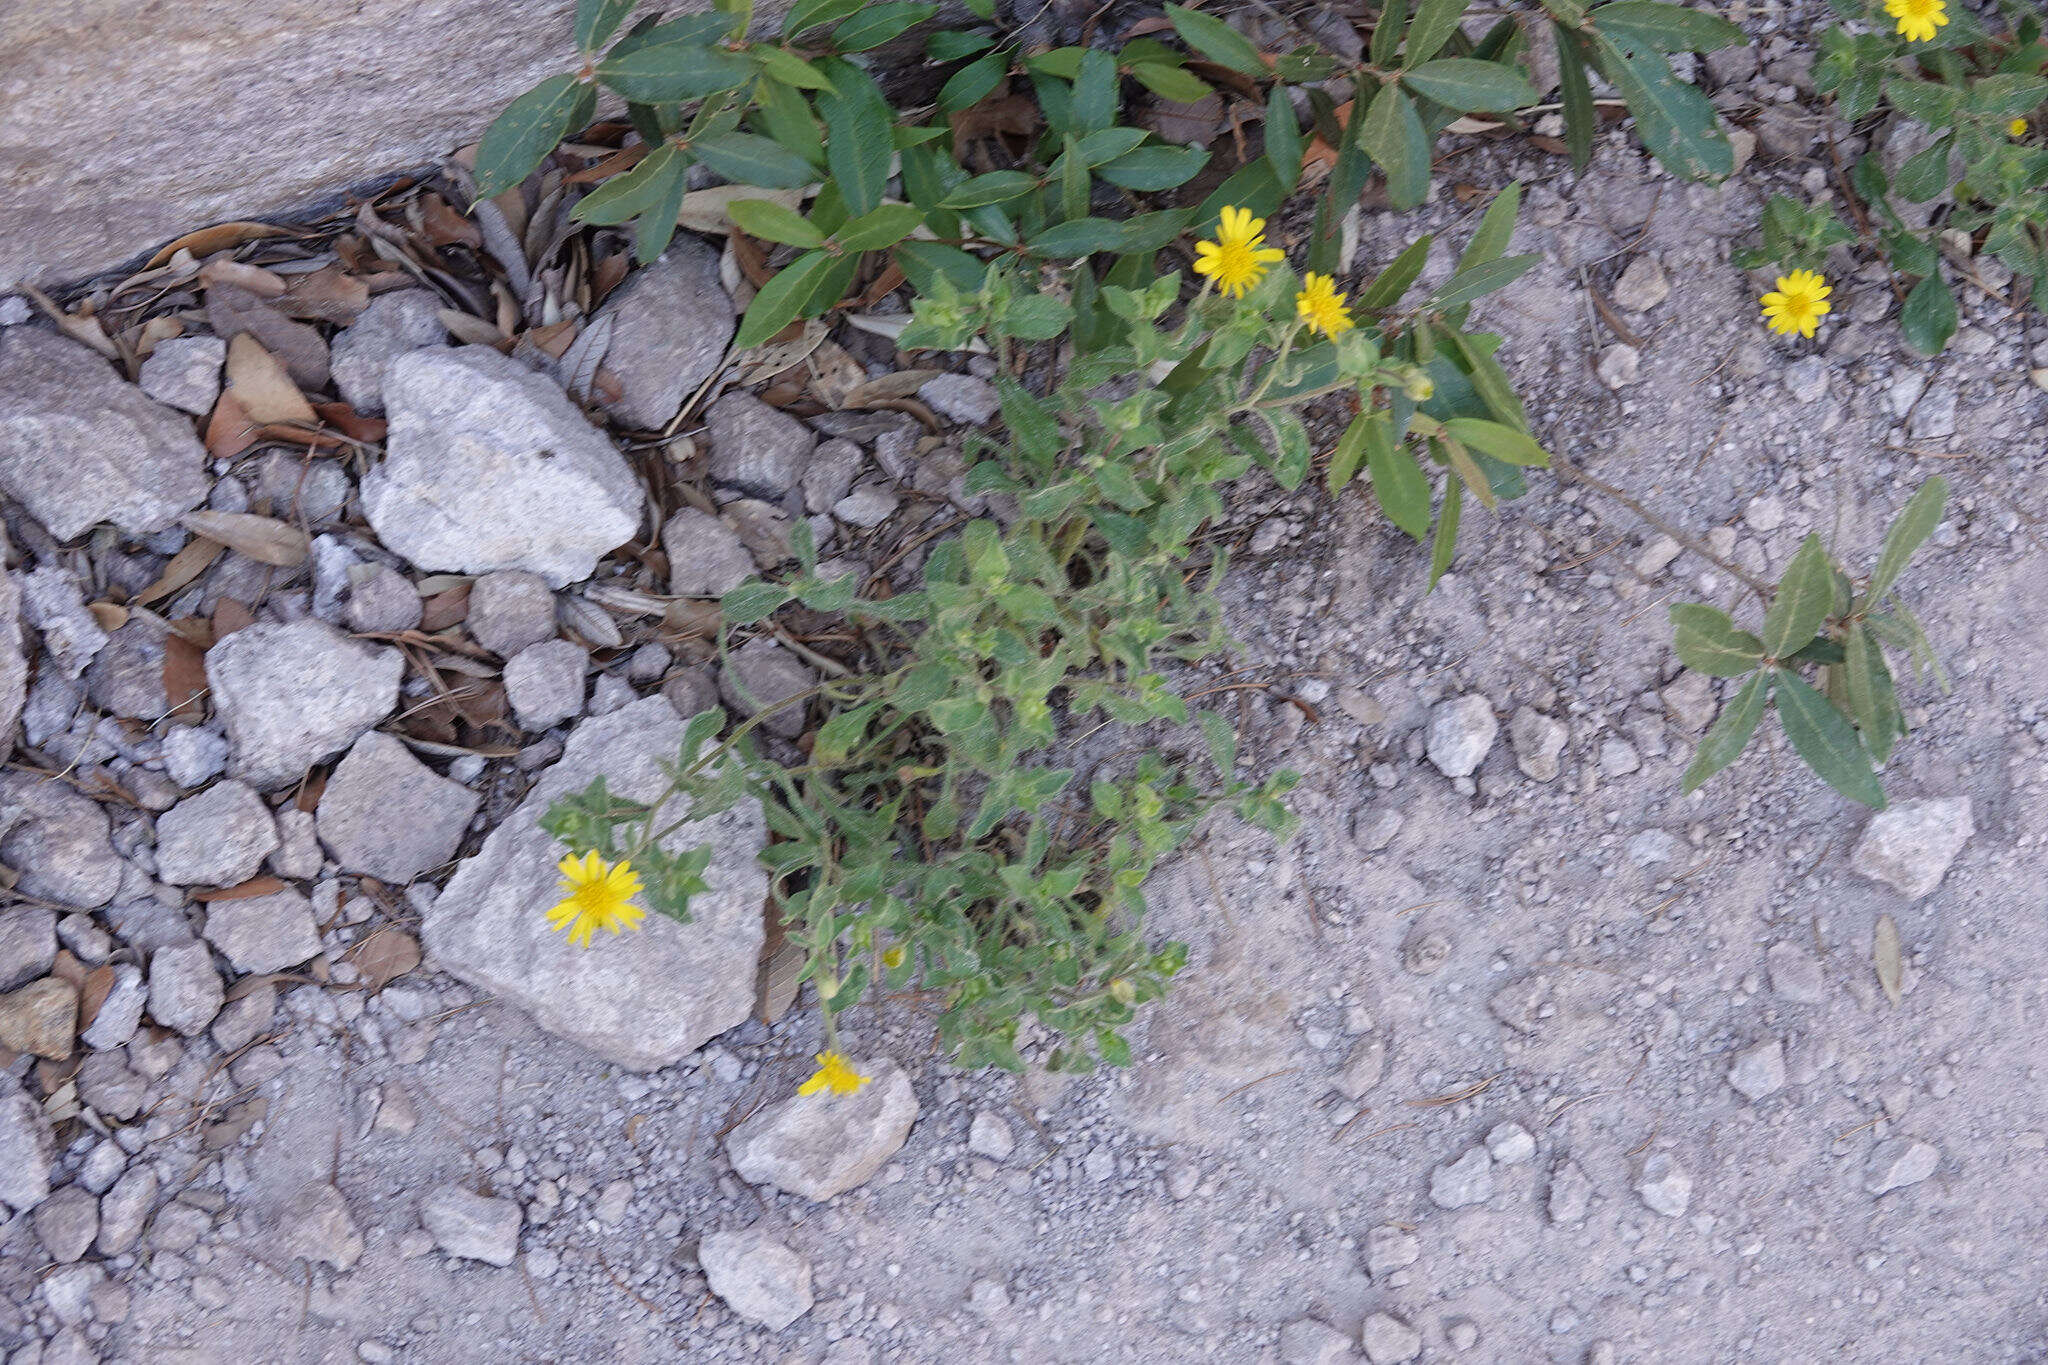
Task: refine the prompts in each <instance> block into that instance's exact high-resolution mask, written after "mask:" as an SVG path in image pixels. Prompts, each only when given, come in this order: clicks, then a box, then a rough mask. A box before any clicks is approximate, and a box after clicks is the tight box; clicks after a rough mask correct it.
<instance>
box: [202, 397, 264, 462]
mask: <svg viewBox="0 0 2048 1365" xmlns="http://www.w3.org/2000/svg"><path fill="white" fill-rule="evenodd" d="M257 425H258V424H257V423H255V422H252V421H250V420H249V414H248V412H247V411H246V410H244V409H243V407H242V401H241V400H240V399H239V398H237V397H235V396H234V395H233V394H231V393H223V394H221V396H220V401H219V402H217V403H215V404H214V405H213V416H211V417H209V418H207V419H206V453H207V454H209V455H211V456H213V458H214V459H216V460H231V459H233V458H234V457H235V456H237V455H239V454H241V453H242V452H243V451H245V450H247V449H248V448H249V447H250V446H252V445H254V444H256V429H257Z"/></svg>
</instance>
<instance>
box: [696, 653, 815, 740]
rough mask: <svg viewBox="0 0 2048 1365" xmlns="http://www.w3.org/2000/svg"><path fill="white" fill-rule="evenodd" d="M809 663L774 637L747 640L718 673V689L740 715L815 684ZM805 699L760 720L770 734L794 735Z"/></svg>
mask: <svg viewBox="0 0 2048 1365" xmlns="http://www.w3.org/2000/svg"><path fill="white" fill-rule="evenodd" d="M817 681H818V675H817V674H816V673H814V672H813V671H812V670H811V666H810V665H809V664H807V663H805V662H804V661H803V660H801V659H799V658H797V656H796V655H794V654H792V653H790V652H789V651H788V650H787V649H784V648H783V647H782V646H781V645H779V644H777V643H776V642H775V641H773V640H770V639H766V638H760V639H754V640H749V641H748V642H747V643H746V644H744V645H742V646H741V647H740V648H738V649H736V650H734V651H733V652H732V654H731V656H730V657H729V658H728V659H727V660H726V666H725V668H724V669H723V670H721V671H720V673H719V675H718V693H719V695H720V696H722V697H723V698H725V702H726V705H728V706H730V707H732V708H733V710H735V711H737V712H739V713H740V714H741V715H742V716H752V715H753V714H754V713H755V712H756V711H760V710H764V709H766V708H768V707H770V706H774V705H775V703H777V702H779V701H782V700H783V699H784V698H786V697H793V696H796V695H797V694H798V693H800V692H807V691H809V690H810V689H811V688H812V687H814V686H816V685H817ZM805 706H806V703H805V702H791V703H790V704H789V705H787V706H783V707H780V708H778V709H777V710H776V712H775V714H774V715H772V716H770V717H769V718H768V719H767V720H765V721H763V722H762V726H763V728H765V729H766V730H767V731H768V732H769V733H771V734H777V735H781V736H782V737H783V738H784V739H795V738H796V737H797V736H798V735H800V734H802V733H803V732H804V710H805Z"/></svg>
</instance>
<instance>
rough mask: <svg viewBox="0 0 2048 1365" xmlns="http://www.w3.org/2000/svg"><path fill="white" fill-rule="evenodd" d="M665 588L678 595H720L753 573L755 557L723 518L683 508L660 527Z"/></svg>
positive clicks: (694, 509)
mask: <svg viewBox="0 0 2048 1365" xmlns="http://www.w3.org/2000/svg"><path fill="white" fill-rule="evenodd" d="M661 548H662V550H663V552H664V553H666V554H667V555H668V590H669V591H670V592H672V593H674V594H675V595H676V596H678V597H722V596H724V595H725V594H726V593H728V592H731V591H732V590H733V589H734V588H737V587H738V586H739V585H740V584H742V583H744V582H746V581H747V580H748V579H749V578H752V577H753V576H754V557H753V555H751V554H749V553H748V552H747V547H746V546H745V545H742V544H741V543H740V537H739V533H738V532H737V531H735V530H733V529H732V527H730V526H728V525H726V523H725V521H724V520H723V519H722V518H719V517H714V516H712V515H711V514H710V513H708V512H700V511H698V510H697V509H696V508H694V507H685V508H682V509H681V510H679V511H678V512H677V513H676V514H675V515H674V516H672V517H670V518H669V519H668V522H667V524H665V525H664V526H663V527H662V528H661Z"/></svg>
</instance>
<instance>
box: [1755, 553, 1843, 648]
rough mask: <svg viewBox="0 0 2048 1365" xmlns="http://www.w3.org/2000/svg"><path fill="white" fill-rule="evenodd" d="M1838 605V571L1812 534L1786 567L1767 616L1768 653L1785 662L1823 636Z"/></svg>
mask: <svg viewBox="0 0 2048 1365" xmlns="http://www.w3.org/2000/svg"><path fill="white" fill-rule="evenodd" d="M1834 605H1835V569H1834V565H1832V564H1830V563H1829V562H1828V552H1827V548H1826V547H1825V546H1823V545H1822V544H1821V543H1820V537H1819V536H1817V535H1814V534H1812V533H1811V532H1809V533H1808V534H1807V537H1806V539H1805V540H1803V541H1801V542H1800V544H1799V552H1798V553H1797V554H1795V555H1793V556H1792V562H1791V563H1790V564H1788V565H1786V566H1785V576H1784V577H1783V578H1781V579H1779V580H1778V592H1777V595H1776V596H1775V597H1773V598H1772V599H1771V608H1770V610H1769V611H1767V612H1765V613H1764V635H1763V646H1764V653H1765V654H1766V655H1767V656H1768V657H1770V658H1773V659H1783V658H1786V657H1788V656H1790V655H1791V653H1792V651H1793V650H1795V649H1798V648H1800V647H1801V646H1802V645H1804V644H1805V643H1806V642H1807V641H1808V640H1811V639H1812V638H1813V637H1814V636H1816V635H1818V634H1820V628H1821V625H1822V624H1823V623H1824V622H1825V621H1826V620H1827V619H1828V613H1829V611H1830V610H1831V609H1832V608H1833V607H1834Z"/></svg>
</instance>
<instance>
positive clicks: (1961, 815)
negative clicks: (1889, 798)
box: [1849, 796, 1977, 900]
mask: <svg viewBox="0 0 2048 1365" xmlns="http://www.w3.org/2000/svg"><path fill="white" fill-rule="evenodd" d="M1976 832H1977V826H1976V824H1975V823H1974V822H1973V821H1972V820H1971V818H1970V798H1969V797H1967V796H1950V797H1944V798H1941V799H1939V800H1927V801H1895V802H1893V803H1892V804H1891V805H1890V806H1888V807H1886V808H1885V809H1884V810H1881V811H1879V812H1878V813H1877V814H1875V815H1873V816H1871V817H1870V823H1869V824H1868V825H1865V826H1864V827H1863V837H1862V838H1861V839H1859V840H1857V842H1856V849H1855V851H1854V852H1853V853H1851V854H1850V855H1849V866H1850V867H1851V868H1853V869H1854V870H1856V871H1857V872H1860V873H1862V874H1863V875H1864V876H1866V877H1869V878H1870V879H1871V880H1872V881H1880V882H1884V883H1885V884H1887V885H1889V886H1892V887H1895V888H1897V890H1898V891H1899V893H1900V894H1901V895H1903V896H1905V897H1906V899H1907V900H1919V899H1920V898H1921V897H1922V896H1925V895H1927V894H1929V893H1930V892H1932V891H1933V890H1934V888H1935V887H1937V886H1940V885H1941V879H1942V878H1943V877H1944V876H1946V875H1948V866H1949V864H1950V863H1952V862H1954V861H1955V860H1956V855H1957V854H1958V853H1960V852H1962V851H1963V845H1964V844H1965V843H1967V842H1968V841H1969V838H1970V836H1971V835H1972V834H1974V833H1976Z"/></svg>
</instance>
